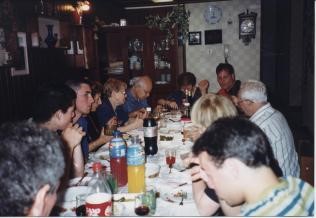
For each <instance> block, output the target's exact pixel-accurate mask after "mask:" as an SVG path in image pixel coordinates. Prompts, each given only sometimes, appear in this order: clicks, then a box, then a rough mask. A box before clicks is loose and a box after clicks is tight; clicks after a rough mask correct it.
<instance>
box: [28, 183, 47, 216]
mask: <svg viewBox="0 0 316 218" xmlns="http://www.w3.org/2000/svg"><path fill="white" fill-rule="evenodd" d="M49 189H50V186H49V185H48V184H46V185H44V186H43V187H42V188H41V189H40V190H39V191H38V192H37V194H36V196H35V199H34V202H33V205H32V208H31V210H30V212H29V214H28V216H43V213H44V209H45V198H46V196H47V194H48V191H49Z"/></svg>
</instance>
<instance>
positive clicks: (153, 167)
mask: <svg viewBox="0 0 316 218" xmlns="http://www.w3.org/2000/svg"><path fill="white" fill-rule="evenodd" d="M159 171H160V165H158V164H154V163H146V165H145V176H146V178H155V177H158V176H159Z"/></svg>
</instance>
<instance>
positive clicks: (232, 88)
mask: <svg viewBox="0 0 316 218" xmlns="http://www.w3.org/2000/svg"><path fill="white" fill-rule="evenodd" d="M216 75H217V82H218V84H219V85H220V87H221V89H220V90H219V91H218V92H217V94H219V95H224V96H228V97H232V96H237V93H238V90H239V88H240V81H239V80H236V79H235V70H234V67H233V66H232V65H231V64H229V63H220V64H219V65H218V66H217V67H216Z"/></svg>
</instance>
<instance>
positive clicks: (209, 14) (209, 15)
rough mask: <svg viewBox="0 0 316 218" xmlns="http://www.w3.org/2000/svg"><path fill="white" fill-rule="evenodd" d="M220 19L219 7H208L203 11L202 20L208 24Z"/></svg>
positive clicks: (220, 10)
mask: <svg viewBox="0 0 316 218" xmlns="http://www.w3.org/2000/svg"><path fill="white" fill-rule="evenodd" d="M221 18H222V9H221V8H220V7H217V6H214V5H209V6H208V7H207V8H206V9H205V10H204V19H205V21H206V23H208V24H215V23H218V22H219V21H220V19H221Z"/></svg>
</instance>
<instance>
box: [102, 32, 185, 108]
mask: <svg viewBox="0 0 316 218" xmlns="http://www.w3.org/2000/svg"><path fill="white" fill-rule="evenodd" d="M98 41H99V42H98V52H99V62H100V70H101V73H102V76H103V78H104V80H106V79H107V78H110V77H115V78H118V79H122V80H124V81H126V82H127V84H129V80H130V79H131V78H133V77H135V76H140V75H149V76H150V77H151V79H152V80H153V84H154V87H153V91H152V94H151V98H150V100H151V102H152V105H153V106H154V105H155V102H156V101H157V99H159V98H161V97H165V96H166V95H167V94H168V93H169V92H171V91H172V90H174V89H175V88H176V79H177V75H178V74H179V69H183V68H182V66H179V63H182V61H179V59H182V58H183V54H182V52H179V47H178V44H177V41H176V40H173V41H172V42H171V41H170V40H168V39H166V37H165V34H163V33H162V32H161V31H159V30H155V29H149V28H147V27H146V26H125V27H106V28H103V29H102V30H101V31H100V32H99V40H98ZM180 50H181V49H180ZM181 51H182V50H181ZM179 67H180V68H179Z"/></svg>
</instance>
